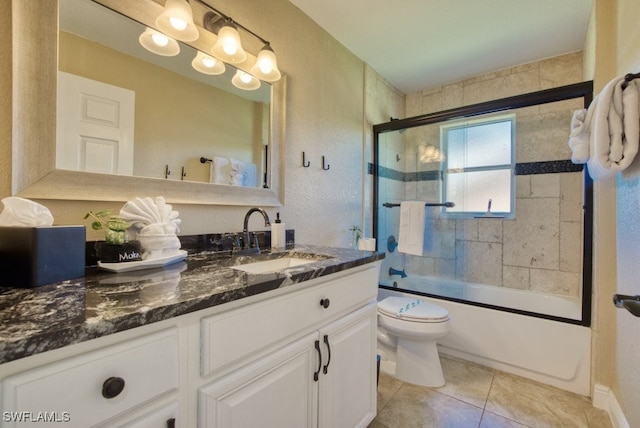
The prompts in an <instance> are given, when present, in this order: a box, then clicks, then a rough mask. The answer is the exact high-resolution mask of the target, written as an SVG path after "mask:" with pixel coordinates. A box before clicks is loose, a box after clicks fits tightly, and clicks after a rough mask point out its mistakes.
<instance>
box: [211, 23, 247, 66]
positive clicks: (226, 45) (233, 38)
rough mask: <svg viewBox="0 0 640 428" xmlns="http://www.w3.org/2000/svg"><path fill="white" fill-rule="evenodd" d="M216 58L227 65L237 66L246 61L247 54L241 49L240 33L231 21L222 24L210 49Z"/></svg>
mask: <svg viewBox="0 0 640 428" xmlns="http://www.w3.org/2000/svg"><path fill="white" fill-rule="evenodd" d="M211 52H212V53H213V55H215V56H216V58H218V59H221V60H222V61H224V62H227V63H229V64H238V63H241V62H244V61H245V60H246V59H247V53H246V52H245V51H244V49H243V48H242V42H241V41H240V33H238V30H237V28H236V26H235V25H234V24H233V22H231V21H227V22H225V23H224V25H223V26H222V28H220V31H218V39H217V40H216V43H215V44H214V45H213V48H211Z"/></svg>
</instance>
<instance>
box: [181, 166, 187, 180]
mask: <svg viewBox="0 0 640 428" xmlns="http://www.w3.org/2000/svg"><path fill="white" fill-rule="evenodd" d="M186 176H187V173H186V172H185V170H184V166H183V167H182V173H181V174H180V180H184V178H185V177H186Z"/></svg>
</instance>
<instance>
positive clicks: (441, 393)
mask: <svg viewBox="0 0 640 428" xmlns="http://www.w3.org/2000/svg"><path fill="white" fill-rule="evenodd" d="M441 361H442V368H443V371H444V377H445V379H446V381H447V384H446V385H445V386H443V387H441V388H425V387H421V386H417V385H412V384H409V383H404V382H401V381H399V380H397V379H394V378H392V377H390V376H387V375H385V374H384V373H380V383H379V385H378V416H377V417H376V418H375V419H374V421H373V422H372V423H371V424H370V425H369V428H412V427H438V428H439V427H447V428H467V427H474V428H516V427H518V428H522V427H531V428H538V427H576V428H577V427H581V428H582V427H585V428H609V427H612V425H611V422H610V420H609V416H608V415H607V413H606V412H604V411H603V410H599V409H596V408H595V407H593V406H592V405H591V400H590V399H589V398H587V397H583V396H581V395H577V394H573V393H571V392H567V391H563V390H560V389H557V388H554V387H551V386H548V385H544V384H541V383H537V382H534V381H531V380H528V379H524V378H522V377H519V376H515V375H511V374H508V373H504V372H501V371H498V370H494V369H491V368H488V367H484V366H481V365H478V364H474V363H470V362H468V361H463V360H459V359H455V358H452V357H447V356H443V355H441Z"/></svg>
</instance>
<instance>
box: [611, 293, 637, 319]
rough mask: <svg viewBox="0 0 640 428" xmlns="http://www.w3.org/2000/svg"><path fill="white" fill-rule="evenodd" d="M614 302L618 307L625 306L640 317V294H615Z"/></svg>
mask: <svg viewBox="0 0 640 428" xmlns="http://www.w3.org/2000/svg"><path fill="white" fill-rule="evenodd" d="M613 304H614V305H616V308H625V309H626V310H628V311H629V312H631V313H632V314H633V315H634V316H636V317H640V295H635V296H627V295H624V294H614V295H613Z"/></svg>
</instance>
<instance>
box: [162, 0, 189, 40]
mask: <svg viewBox="0 0 640 428" xmlns="http://www.w3.org/2000/svg"><path fill="white" fill-rule="evenodd" d="M156 25H157V26H158V29H159V30H160V31H162V32H163V33H164V34H166V35H167V36H169V37H173V38H174V39H177V40H181V41H183V42H192V41H194V40H197V39H198V36H200V34H199V33H198V29H197V28H196V25H195V24H194V23H193V12H192V10H191V6H189V3H187V0H167V2H166V3H165V5H164V11H163V12H162V13H161V14H160V16H158V18H157V19H156Z"/></svg>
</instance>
